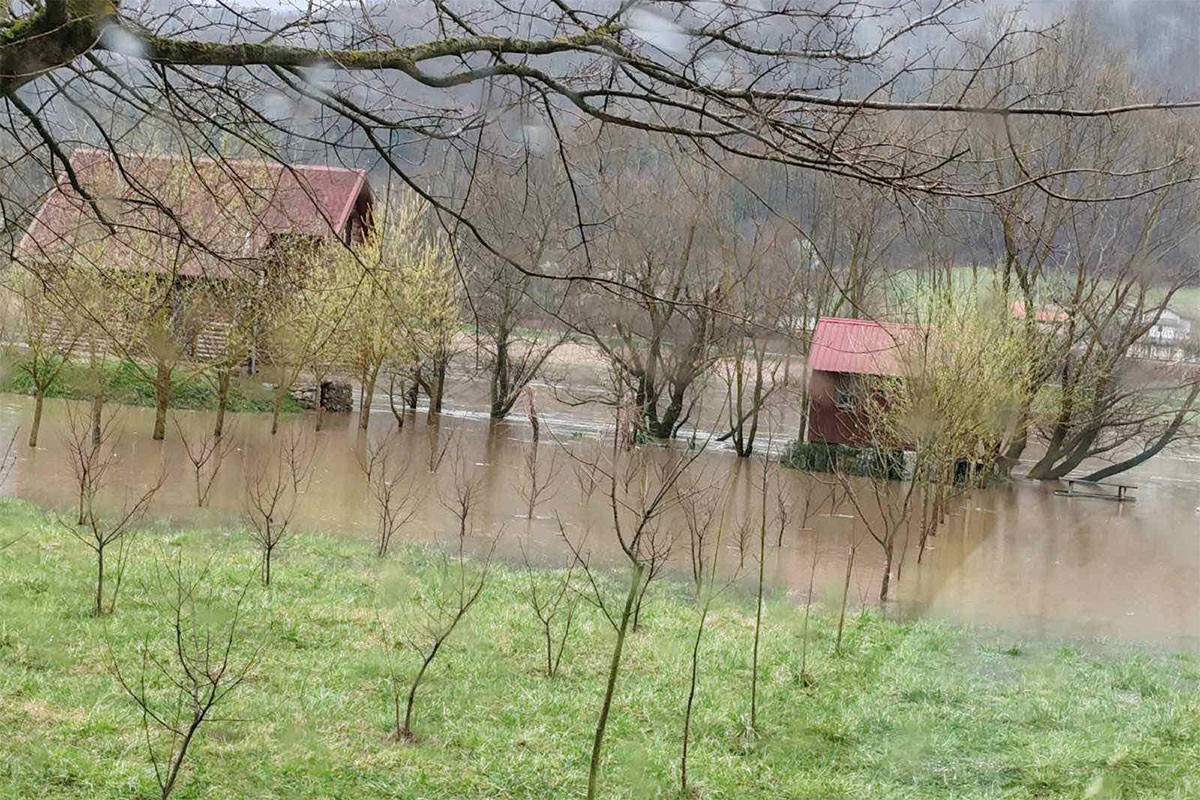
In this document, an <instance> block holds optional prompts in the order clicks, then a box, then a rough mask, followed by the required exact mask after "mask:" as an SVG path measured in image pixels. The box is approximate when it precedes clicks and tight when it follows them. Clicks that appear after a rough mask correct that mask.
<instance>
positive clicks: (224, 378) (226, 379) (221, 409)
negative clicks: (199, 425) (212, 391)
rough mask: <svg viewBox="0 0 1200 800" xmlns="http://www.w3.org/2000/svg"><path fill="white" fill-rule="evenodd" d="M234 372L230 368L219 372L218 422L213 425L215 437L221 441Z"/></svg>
mask: <svg viewBox="0 0 1200 800" xmlns="http://www.w3.org/2000/svg"><path fill="white" fill-rule="evenodd" d="M232 378H233V372H232V370H230V369H228V368H222V369H220V370H218V371H217V421H216V422H215V423H214V424H213V436H215V437H216V438H218V439H220V438H221V435H222V434H224V433H225V408H226V407H227V406H228V405H229V384H230V382H231V381H232Z"/></svg>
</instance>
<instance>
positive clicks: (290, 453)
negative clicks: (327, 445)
mask: <svg viewBox="0 0 1200 800" xmlns="http://www.w3.org/2000/svg"><path fill="white" fill-rule="evenodd" d="M315 458H316V443H315V441H314V440H313V438H312V437H311V435H309V434H307V433H306V432H304V431H303V430H301V429H300V428H298V427H295V426H293V427H290V428H289V429H288V430H287V431H286V432H285V433H284V435H283V436H281V437H280V441H279V442H278V444H277V446H276V447H274V448H272V452H270V453H269V454H268V455H267V456H266V457H265V458H264V459H260V460H259V462H258V463H244V464H243V466H242V473H243V476H244V479H245V481H246V495H245V519H246V522H247V524H248V525H249V530H250V538H251V539H252V540H253V541H254V543H255V545H256V546H257V547H258V549H259V554H260V564H259V574H260V577H261V579H262V582H263V585H270V583H271V559H272V557H273V556H274V555H275V551H276V550H277V549H278V548H279V545H280V544H281V543H282V542H283V541H284V540H285V539H287V537H288V536H289V534H291V533H292V522H293V519H294V517H295V514H296V510H297V508H298V505H299V502H300V498H301V496H302V495H303V494H304V492H305V490H306V489H307V488H308V483H309V481H310V480H311V478H312V471H313V464H314V460H315Z"/></svg>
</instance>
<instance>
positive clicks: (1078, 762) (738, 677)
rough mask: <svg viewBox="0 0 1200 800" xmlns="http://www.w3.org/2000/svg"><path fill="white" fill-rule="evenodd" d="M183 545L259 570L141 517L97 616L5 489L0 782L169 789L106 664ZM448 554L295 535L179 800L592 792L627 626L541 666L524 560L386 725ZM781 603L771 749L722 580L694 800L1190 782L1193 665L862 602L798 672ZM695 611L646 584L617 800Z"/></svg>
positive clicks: (614, 752)
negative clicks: (404, 632) (619, 637)
mask: <svg viewBox="0 0 1200 800" xmlns="http://www.w3.org/2000/svg"><path fill="white" fill-rule="evenodd" d="M177 553H178V554H180V555H181V557H182V559H183V562H184V563H185V564H193V565H200V564H204V563H207V564H208V565H209V572H208V577H207V579H206V586H208V587H210V588H211V589H212V590H213V591H214V594H215V597H216V601H217V604H218V605H219V606H221V607H224V608H228V607H229V606H230V604H231V603H232V602H233V600H234V599H235V598H236V596H237V594H238V593H239V592H240V591H241V589H242V587H243V586H246V585H247V582H248V581H253V579H254V576H255V574H256V565H257V560H256V555H255V552H254V551H253V549H252V548H251V546H250V544H249V540H248V537H247V536H246V535H245V534H244V533H240V532H237V531H224V532H213V531H208V532H199V531H197V532H186V533H178V532H172V531H168V530H166V529H151V530H148V531H146V532H144V533H142V534H139V537H138V538H137V540H136V543H135V545H134V548H133V550H132V555H131V558H130V562H129V564H130V566H129V569H128V573H127V575H126V576H125V579H124V581H123V584H122V588H121V594H120V599H119V602H118V609H117V613H116V614H115V615H114V616H112V617H110V618H100V619H98V618H94V617H92V616H90V613H89V607H90V601H91V591H92V588H93V580H94V578H93V571H94V556H92V554H91V552H90V551H88V550H87V549H86V548H85V547H84V546H83V545H82V544H81V543H79V542H78V541H77V540H75V539H74V538H73V537H71V536H70V535H69V533H68V532H67V531H66V530H65V529H64V528H63V527H62V526H61V525H59V524H58V523H57V522H56V521H55V520H54V519H53V518H52V517H51V516H50V515H48V514H46V513H45V512H43V511H41V510H38V509H36V508H34V507H33V506H30V505H28V504H25V503H21V502H18V501H5V502H3V503H0V730H3V731H5V735H4V736H2V737H0V786H2V787H4V791H3V792H0V794H3V796H4V797H6V798H40V797H47V796H53V797H55V798H80V799H81V800H82V798H126V797H130V796H137V795H138V794H139V793H140V794H143V795H145V796H150V795H151V794H155V795H156V794H157V792H158V790H157V787H156V785H155V780H154V775H153V772H152V770H151V769H150V767H149V765H148V762H147V761H146V758H145V745H144V742H143V739H142V736H143V733H142V727H141V714H140V712H139V710H138V708H137V706H136V705H135V704H134V703H133V702H132V701H131V700H130V699H129V697H128V696H127V695H126V694H125V693H124V692H122V690H121V689H120V687H119V685H118V684H117V682H116V680H115V677H114V674H113V671H112V663H113V662H114V661H115V662H116V663H117V664H120V665H121V666H122V668H123V669H126V670H135V671H136V668H137V667H138V665H139V664H140V656H139V647H140V646H142V645H143V643H144V642H147V641H148V642H149V643H150V645H151V648H154V647H156V646H157V645H158V644H161V643H162V642H163V641H165V640H166V637H168V635H169V629H168V628H166V627H164V626H163V625H162V621H161V620H160V619H159V618H158V617H157V615H156V611H155V606H154V603H153V602H151V601H152V600H153V599H154V597H155V590H154V589H153V588H152V587H154V586H155V581H156V575H158V574H159V573H160V570H161V564H162V562H163V560H164V559H166V560H168V561H169V560H170V559H172V558H174V557H175V554H177ZM437 563H438V562H437V559H435V558H432V557H431V553H430V551H429V550H427V549H422V548H419V547H412V548H396V549H394V550H393V552H392V553H391V554H390V555H389V556H388V557H386V558H384V559H377V558H375V557H374V556H373V555H372V554H371V547H370V543H368V542H366V541H362V540H347V539H344V538H336V537H326V536H318V535H298V536H296V537H295V538H293V539H290V540H286V541H285V542H284V544H283V545H281V547H280V550H279V551H278V554H277V556H276V561H275V563H274V564H273V568H272V573H273V579H272V585H271V586H270V587H269V588H263V587H261V586H258V585H257V584H255V583H250V585H249V589H248V593H247V595H246V599H245V607H244V609H243V617H242V618H243V620H245V621H246V637H247V642H246V645H245V646H244V647H243V648H240V652H239V653H238V655H240V654H241V653H242V652H250V651H251V650H253V649H255V648H258V647H261V655H260V656H259V659H258V664H257V666H256V667H255V668H254V669H253V671H252V672H251V674H250V677H249V679H248V680H247V682H246V683H245V684H243V685H242V686H240V687H238V688H237V689H236V690H235V691H234V692H233V693H232V694H231V695H230V696H229V701H228V705H227V706H225V707H224V708H222V709H221V710H220V711H219V713H217V714H216V715H214V716H215V717H216V718H215V719H214V720H213V721H212V722H210V723H207V724H206V727H205V728H204V729H203V730H202V731H201V733H200V735H199V739H198V741H197V744H196V745H195V749H194V751H193V753H192V758H193V760H192V761H191V763H190V764H189V765H188V766H187V767H185V769H184V772H183V777H182V778H181V786H180V788H179V789H178V791H177V794H176V795H175V796H177V797H184V798H198V797H204V798H206V800H214V799H217V798H230V800H232V798H249V797H289V798H322V797H339V798H380V797H446V798H451V797H453V798H459V797H522V798H560V797H567V796H579V795H580V794H581V792H582V788H583V786H584V783H585V781H586V770H587V756H588V751H589V747H590V741H591V739H590V737H591V732H592V725H593V723H594V720H595V716H596V713H597V710H598V708H599V705H600V700H601V695H602V691H603V677H604V674H605V671H606V667H607V658H608V654H609V649H610V647H611V643H612V637H613V633H612V629H611V628H610V627H609V625H608V623H607V622H606V621H605V620H604V619H603V617H602V616H601V615H600V613H599V611H597V610H596V609H595V608H593V607H591V606H589V605H587V604H581V605H580V607H579V611H578V614H577V617H576V621H575V624H574V626H573V629H572V634H571V636H570V638H569V641H568V645H567V651H566V655H565V656H564V659H563V666H562V668H561V672H560V674H559V675H558V676H557V677H555V678H553V679H549V678H546V677H544V676H543V675H542V674H540V671H539V670H540V667H541V663H542V655H541V652H542V651H541V647H542V645H541V639H540V638H539V636H540V631H539V628H538V624H537V619H536V617H534V615H533V614H532V612H531V611H529V610H528V608H527V607H526V606H525V605H524V601H523V597H524V595H525V592H526V589H527V586H528V582H527V581H528V578H527V574H526V573H525V572H524V571H523V570H522V569H519V568H512V567H501V566H496V567H493V570H492V573H491V577H490V579H489V580H488V582H487V584H486V586H485V588H484V591H483V594H482V596H481V599H480V600H479V603H478V605H477V606H476V607H475V608H473V609H472V611H471V612H470V614H469V615H468V616H467V618H466V621H465V622H464V623H463V625H462V627H460V629H459V630H457V631H455V633H454V635H453V637H452V638H451V639H450V641H449V643H448V644H447V646H446V650H445V651H444V653H442V654H441V655H439V657H438V660H436V661H435V662H434V664H433V666H432V667H431V669H430V673H429V678H428V682H427V683H426V684H425V685H424V686H423V687H422V689H421V694H420V695H419V697H418V702H417V706H416V714H415V723H414V729H415V731H416V734H417V739H416V741H415V742H413V743H408V744H402V743H397V742H396V741H393V740H391V739H390V738H389V736H388V734H389V731H390V729H391V723H392V709H391V700H390V695H389V690H388V687H389V685H390V678H389V676H390V675H391V674H392V673H391V672H390V671H389V664H392V665H393V666H397V667H398V668H399V670H400V674H401V675H402V677H407V675H409V674H410V672H411V669H413V668H414V667H415V665H416V660H415V657H414V656H412V655H411V653H409V652H400V651H392V652H391V654H390V655H389V652H388V650H387V648H385V647H384V637H383V636H382V635H381V627H380V619H381V618H383V619H396V620H404V619H411V617H409V616H408V615H406V614H405V613H403V611H402V610H401V611H397V608H398V606H396V605H394V603H395V601H394V599H393V598H394V597H396V596H407V590H410V589H413V588H415V587H424V586H427V585H429V584H430V583H431V578H432V577H433V575H434V573H435V572H436V569H435V568H436V564H437ZM193 574H194V573H193ZM613 589H614V592H616V591H619V590H618V589H617V587H616V586H615V585H614V587H613ZM401 606H402V607H403V608H407V609H408V610H411V606H406V605H404V604H401ZM393 614H398V616H394V617H393V616H392V615H393ZM765 619H766V626H765V631H764V639H763V650H762V653H763V655H762V671H761V681H760V692H761V695H760V705H759V720H760V728H761V732H760V735H759V736H758V737H757V739H755V740H750V739H748V738H747V737H746V735H745V729H746V719H747V715H748V702H749V696H748V687H749V658H750V648H751V642H752V634H753V604H752V598H748V597H746V596H744V595H738V594H735V593H732V592H731V593H729V594H728V595H726V596H725V597H723V598H722V599H721V600H720V601H719V602H718V603H717V604H716V606H715V607H714V610H713V613H712V615H711V617H710V619H709V628H708V633H707V634H706V637H705V639H704V643H703V646H702V648H701V658H702V662H701V663H702V667H703V672H702V674H701V680H700V686H699V691H698V694H697V701H696V712H695V719H694V722H693V742H692V757H691V758H692V762H691V772H692V778H693V781H694V782H695V784H696V785H697V786H698V787H699V790H700V794H701V795H702V796H705V797H762V798H778V797H789V798H814V799H815V798H821V800H827V799H828V798H854V799H855V800H859V799H860V798H887V799H888V800H893V799H894V798H956V800H957V799H959V798H998V797H1005V798H1026V797H1029V798H1032V797H1038V798H1078V797H1084V796H1087V797H1128V798H1133V797H1137V798H1151V797H1153V798H1185V797H1196V796H1198V795H1200V778H1198V777H1197V776H1196V774H1195V770H1194V766H1195V764H1196V763H1200V699H1198V698H1200V692H1198V691H1197V690H1198V689H1200V659H1198V658H1197V657H1196V656H1194V655H1172V654H1156V655H1150V654H1147V653H1142V652H1138V651H1136V650H1133V649H1111V650H1110V649H1108V648H1105V649H1104V652H1102V653H1097V652H1095V651H1091V650H1087V651H1085V650H1084V649H1083V648H1073V647H1064V646H1059V645H1047V644H1029V643H1024V642H1019V641H1015V640H1012V639H1011V638H1001V639H997V638H996V637H994V636H990V635H987V634H979V633H972V632H969V631H966V630H962V629H957V628H953V627H949V626H945V625H940V624H936V623H929V622H916V623H909V624H897V623H892V622H888V621H885V620H883V619H881V618H879V617H878V616H877V615H876V614H874V613H871V612H868V613H865V614H862V615H858V616H854V617H852V618H851V619H850V620H849V621H848V623H847V630H846V636H845V642H844V653H843V654H842V655H840V656H835V655H833V653H832V650H833V639H834V635H835V625H836V620H835V619H833V618H832V617H831V616H829V615H828V614H827V613H826V612H824V611H823V610H816V607H814V614H813V618H812V621H811V623H810V626H809V635H808V658H807V660H808V663H807V673H808V676H809V679H808V680H803V679H802V678H801V670H800V663H801V662H800V659H801V643H802V641H803V630H804V626H803V613H802V608H801V609H797V607H796V606H795V604H794V598H792V599H791V600H789V599H787V598H783V597H774V598H772V599H771V601H770V602H768V604H767V609H766V617H765ZM696 620H697V607H696V605H695V604H694V603H693V602H692V601H691V600H690V597H689V593H688V591H687V588H686V587H685V586H683V585H681V584H672V583H666V582H664V583H662V584H661V585H656V586H655V587H654V588H653V589H652V595H651V597H650V599H649V601H648V606H647V609H646V613H645V617H644V621H643V622H644V624H643V629H642V630H641V631H639V632H638V633H636V634H635V635H633V636H632V637H631V639H630V641H629V646H628V651H627V658H626V661H625V665H624V671H623V673H622V675H621V682H620V684H619V686H618V691H617V696H616V701H615V704H614V710H613V716H612V719H611V721H610V726H609V737H608V749H607V758H606V760H605V764H604V771H603V782H602V791H601V796H603V797H638V798H643V797H674V796H677V794H678V790H677V786H678V777H677V770H678V760H679V736H680V729H681V724H682V713H683V708H684V702H685V699H686V689H687V675H688V669H689V663H690V655H691V643H692V637H693V636H694V631H695V624H696ZM236 660H238V659H237V658H235V661H236Z"/></svg>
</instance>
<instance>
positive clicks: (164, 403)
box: [153, 362, 171, 442]
mask: <svg viewBox="0 0 1200 800" xmlns="http://www.w3.org/2000/svg"><path fill="white" fill-rule="evenodd" d="M170 406H171V368H170V367H169V366H167V365H166V364H164V363H162V362H159V363H158V364H156V365H155V368H154V436H153V438H154V441H156V442H161V441H162V440H163V439H165V438H166V437H167V410H168V409H169V408H170Z"/></svg>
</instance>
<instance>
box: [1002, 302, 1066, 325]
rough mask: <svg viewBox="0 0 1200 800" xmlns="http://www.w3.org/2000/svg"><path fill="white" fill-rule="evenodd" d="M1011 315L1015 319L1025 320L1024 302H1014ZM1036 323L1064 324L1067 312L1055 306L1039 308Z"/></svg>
mask: <svg viewBox="0 0 1200 800" xmlns="http://www.w3.org/2000/svg"><path fill="white" fill-rule="evenodd" d="M1012 315H1013V317H1015V318H1016V319H1025V301H1024V300H1014V301H1013V304H1012ZM1036 319H1037V321H1038V322H1066V320H1067V312H1066V311H1063V310H1062V308H1060V307H1059V306H1056V305H1053V304H1051V305H1045V306H1040V307H1039V308H1038V309H1037V317H1036Z"/></svg>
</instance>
